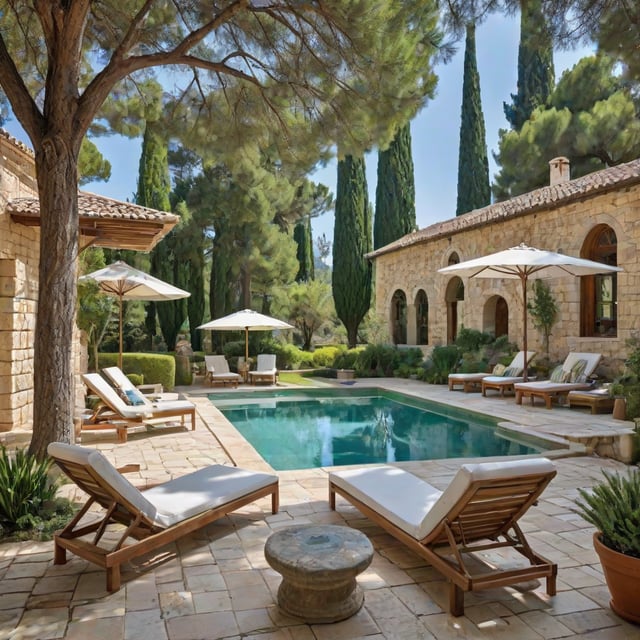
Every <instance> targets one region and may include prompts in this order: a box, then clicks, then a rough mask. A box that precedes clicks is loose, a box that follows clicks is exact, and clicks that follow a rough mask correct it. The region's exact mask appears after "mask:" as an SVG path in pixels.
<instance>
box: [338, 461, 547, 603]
mask: <svg viewBox="0 0 640 640" xmlns="http://www.w3.org/2000/svg"><path fill="white" fill-rule="evenodd" d="M555 475H556V470H555V467H554V466H553V464H552V463H551V462H550V461H549V460H547V459H546V458H536V459H532V460H531V459H526V460H515V461H514V460H510V461H506V462H484V463H479V464H465V465H463V466H462V467H461V468H460V470H459V471H458V472H457V473H456V475H455V477H454V478H453V480H452V481H451V483H450V484H449V486H448V487H447V488H446V490H445V491H444V492H443V491H439V490H438V489H436V488H435V487H433V486H431V485H430V484H429V483H427V482H425V481H424V480H422V479H420V478H418V477H417V476H414V475H413V474H411V473H408V472H407V471H404V470H402V469H399V468H396V467H392V466H388V465H383V466H374V467H363V468H360V469H351V470H345V471H336V472H333V473H330V474H329V504H330V507H331V509H335V507H336V497H335V494H336V493H338V494H339V495H341V496H343V497H345V498H346V499H347V500H348V501H349V502H351V503H352V504H353V505H354V506H356V507H357V508H358V509H359V510H360V511H361V512H362V513H363V514H365V515H366V516H367V517H369V518H370V519H371V520H373V521H374V522H376V523H377V524H379V525H380V526H381V527H382V528H383V529H385V530H386V531H388V532H389V533H390V534H391V535H393V536H395V537H396V538H397V539H398V540H400V541H401V542H403V543H404V544H405V545H407V546H408V547H409V548H410V549H411V550H412V551H414V552H415V553H417V554H418V555H419V556H421V557H422V558H424V559H426V560H427V562H429V563H430V564H431V565H432V566H433V567H434V569H437V570H438V571H439V572H441V573H442V574H443V575H444V576H445V577H446V578H447V579H448V580H449V583H450V587H449V606H450V610H451V613H452V614H453V615H454V616H460V615H463V614H464V592H465V591H477V590H480V589H491V588H494V587H502V586H507V585H513V584H517V583H520V582H524V581H527V580H531V579H534V578H546V582H547V593H548V594H549V595H555V592H556V575H557V566H556V565H555V564H554V563H552V562H550V561H549V560H547V559H545V558H543V557H542V556H540V555H538V554H537V553H535V552H534V551H533V550H532V549H531V547H530V546H529V544H528V542H527V540H526V539H525V536H524V533H523V532H522V530H521V529H520V527H519V525H518V520H519V519H520V518H521V517H522V516H523V515H524V514H525V512H526V511H527V509H529V507H530V506H531V505H532V504H534V503H535V501H536V500H537V499H538V497H539V496H540V494H541V493H542V491H543V490H544V489H545V487H546V486H547V485H548V484H549V482H550V481H551V479H552V478H553V477H554V476H555ZM505 547H507V548H510V549H513V550H515V551H517V552H519V553H520V554H521V555H522V556H524V558H526V560H527V561H528V564H527V566H524V567H515V566H514V565H513V564H509V566H505V567H504V568H503V569H500V568H498V567H496V566H494V565H493V564H492V565H490V566H489V565H485V567H484V568H483V570H482V571H479V572H476V573H474V571H473V569H472V566H471V564H470V563H468V562H465V559H464V558H463V556H464V555H467V554H472V553H474V552H481V553H482V552H486V551H489V550H494V549H501V548H505ZM474 558H475V559H476V560H482V558H479V556H478V555H475V556H474ZM491 562H492V563H493V562H494V559H493V558H492V559H491Z"/></svg>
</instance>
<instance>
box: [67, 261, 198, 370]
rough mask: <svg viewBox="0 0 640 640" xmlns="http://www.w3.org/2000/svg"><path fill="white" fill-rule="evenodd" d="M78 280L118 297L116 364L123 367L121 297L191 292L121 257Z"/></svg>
mask: <svg viewBox="0 0 640 640" xmlns="http://www.w3.org/2000/svg"><path fill="white" fill-rule="evenodd" d="M79 279H80V280H93V281H95V282H97V283H98V286H99V287H100V289H101V290H102V291H103V292H104V293H107V294H109V295H112V296H115V297H116V298H118V305H119V310H120V313H119V321H120V352H119V355H118V366H119V367H120V368H121V369H122V302H123V300H147V301H149V302H151V301H162V300H178V299H180V298H188V297H189V296H190V295H191V294H190V293H189V292H188V291H184V290H183V289H178V287H174V286H173V285H172V284H169V283H168V282H164V281H163V280H159V279H158V278H154V277H153V276H150V275H149V274H148V273H145V272H144V271H140V270H139V269H135V268H134V267H132V266H130V265H128V264H127V263H126V262H123V261H122V260H118V261H117V262H114V263H113V264H110V265H109V266H107V267H104V269H98V270H97V271H93V272H91V273H87V274H86V275H84V276H81V277H80V278H79Z"/></svg>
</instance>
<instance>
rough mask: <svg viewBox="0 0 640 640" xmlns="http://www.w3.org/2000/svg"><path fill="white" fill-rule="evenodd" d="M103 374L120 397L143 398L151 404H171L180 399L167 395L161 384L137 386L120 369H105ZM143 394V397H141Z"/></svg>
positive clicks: (175, 394) (171, 394)
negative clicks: (170, 402)
mask: <svg viewBox="0 0 640 640" xmlns="http://www.w3.org/2000/svg"><path fill="white" fill-rule="evenodd" d="M102 373H103V374H104V376H105V377H106V378H107V380H108V381H109V382H110V383H111V386H112V387H114V388H115V390H116V391H117V392H118V393H119V394H120V397H124V396H126V397H127V400H128V399H129V396H131V397H132V398H135V399H137V400H139V399H140V397H142V399H143V400H144V399H146V400H147V401H149V402H150V403H153V402H169V401H173V400H177V399H178V394H177V393H165V391H164V389H163V388H162V385H161V384H159V383H157V384H156V383H154V384H140V385H135V384H133V382H131V380H129V378H128V377H127V374H126V373H125V372H124V371H123V370H122V369H121V368H120V367H105V368H104V369H103V370H102ZM140 394H142V395H140Z"/></svg>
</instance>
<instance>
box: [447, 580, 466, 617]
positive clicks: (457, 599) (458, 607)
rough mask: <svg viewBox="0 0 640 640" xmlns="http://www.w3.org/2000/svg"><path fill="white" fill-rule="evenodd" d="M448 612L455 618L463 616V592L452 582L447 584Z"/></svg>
mask: <svg viewBox="0 0 640 640" xmlns="http://www.w3.org/2000/svg"><path fill="white" fill-rule="evenodd" d="M449 612H450V613H451V615H452V616H456V617H458V616H463V615H464V591H463V590H462V589H461V588H460V587H459V586H458V585H457V584H455V583H453V582H451V583H450V584H449Z"/></svg>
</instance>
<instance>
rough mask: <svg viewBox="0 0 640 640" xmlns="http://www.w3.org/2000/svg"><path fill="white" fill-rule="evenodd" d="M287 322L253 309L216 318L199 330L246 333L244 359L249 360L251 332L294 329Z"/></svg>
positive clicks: (201, 326) (202, 325)
mask: <svg viewBox="0 0 640 640" xmlns="http://www.w3.org/2000/svg"><path fill="white" fill-rule="evenodd" d="M293 328H294V327H293V326H292V325H290V324H289V323H287V322H284V321H282V320H278V319H277V318H272V317H271V316H265V315H264V314H262V313H258V312H257V311H253V310H252V309H244V311H236V312H235V313H231V314H229V315H228V316H224V317H223V318H216V319H215V320H211V322H207V323H205V324H201V325H200V326H199V327H198V329H213V330H215V331H244V357H245V359H246V360H248V359H249V331H272V330H273V329H293Z"/></svg>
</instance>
